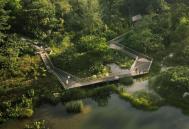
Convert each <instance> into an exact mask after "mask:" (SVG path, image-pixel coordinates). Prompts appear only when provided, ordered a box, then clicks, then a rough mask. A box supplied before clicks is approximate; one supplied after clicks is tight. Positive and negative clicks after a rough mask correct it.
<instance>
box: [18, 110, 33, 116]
mask: <svg viewBox="0 0 189 129" xmlns="http://www.w3.org/2000/svg"><path fill="white" fill-rule="evenodd" d="M33 113H34V112H33V110H32V109H29V108H23V109H21V112H20V117H21V118H29V117H31V116H32V115H33Z"/></svg>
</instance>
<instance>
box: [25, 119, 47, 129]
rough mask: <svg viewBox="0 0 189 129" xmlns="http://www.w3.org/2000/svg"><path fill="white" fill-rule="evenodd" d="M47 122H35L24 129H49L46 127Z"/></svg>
mask: <svg viewBox="0 0 189 129" xmlns="http://www.w3.org/2000/svg"><path fill="white" fill-rule="evenodd" d="M45 124H46V122H45V120H39V121H34V122H32V123H29V124H26V125H25V127H24V129H49V128H47V127H46V126H45Z"/></svg>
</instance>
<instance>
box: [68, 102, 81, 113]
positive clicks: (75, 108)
mask: <svg viewBox="0 0 189 129" xmlns="http://www.w3.org/2000/svg"><path fill="white" fill-rule="evenodd" d="M65 107H66V111H67V112H68V113H80V112H82V110H83V108H84V104H83V101H81V100H77V101H71V102H67V103H66V104H65Z"/></svg>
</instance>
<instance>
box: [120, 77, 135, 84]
mask: <svg viewBox="0 0 189 129" xmlns="http://www.w3.org/2000/svg"><path fill="white" fill-rule="evenodd" d="M120 83H122V84H124V85H131V84H133V78H132V77H125V78H121V79H120Z"/></svg>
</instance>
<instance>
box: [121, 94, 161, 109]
mask: <svg viewBox="0 0 189 129" xmlns="http://www.w3.org/2000/svg"><path fill="white" fill-rule="evenodd" d="M120 97H121V98H123V99H125V100H129V101H130V102H131V104H132V105H133V106H135V107H138V108H143V109H148V110H154V109H157V108H158V107H159V106H160V105H161V104H162V101H161V100H160V98H159V97H158V96H155V95H154V94H152V93H147V92H143V91H140V92H136V93H135V94H129V93H128V92H126V91H122V92H120Z"/></svg>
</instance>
